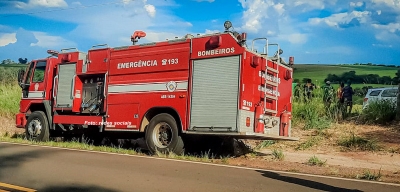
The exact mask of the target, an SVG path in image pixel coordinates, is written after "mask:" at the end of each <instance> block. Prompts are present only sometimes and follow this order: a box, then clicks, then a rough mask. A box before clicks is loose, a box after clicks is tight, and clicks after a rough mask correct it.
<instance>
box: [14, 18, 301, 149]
mask: <svg viewBox="0 0 400 192" xmlns="http://www.w3.org/2000/svg"><path fill="white" fill-rule="evenodd" d="M224 26H225V31H224V32H222V33H213V34H206V35H197V36H193V35H189V34H188V35H186V36H185V37H183V38H175V39H172V40H166V41H162V42H155V43H145V44H137V42H138V39H140V38H143V37H145V36H146V33H145V32H142V31H136V32H135V33H134V34H133V35H132V36H131V40H132V42H133V44H132V45H129V46H124V47H113V48H110V47H108V46H107V45H98V46H93V47H92V48H91V49H89V50H88V52H87V53H85V52H80V51H78V50H77V49H74V48H70V49H63V50H61V51H60V52H56V51H51V50H49V51H48V53H49V54H50V56H49V57H48V58H45V59H39V60H34V61H32V62H31V63H30V64H29V65H28V66H27V68H26V70H23V71H21V72H20V73H19V75H18V80H19V84H20V86H21V88H22V99H21V101H20V110H19V113H18V114H17V115H16V126H17V127H18V128H24V129H25V131H26V136H27V138H29V139H33V140H37V141H46V140H49V138H50V137H53V136H56V135H57V134H58V133H69V132H74V131H86V130H95V131H96V132H101V133H123V135H125V136H126V135H132V137H133V135H142V136H143V137H144V138H145V141H146V144H147V146H148V148H149V150H150V151H151V152H153V153H154V152H155V151H161V152H166V151H172V152H175V153H181V152H182V151H183V149H184V141H183V139H182V138H183V137H185V135H217V136H222V137H233V138H239V139H268V140H277V139H283V140H297V138H293V137H291V134H290V133H291V111H292V74H293V69H292V67H291V66H292V65H293V62H294V61H293V57H289V62H288V63H286V62H285V61H283V59H282V58H281V57H280V55H281V54H282V50H281V49H280V48H279V45H278V44H270V43H268V39H267V38H257V39H254V40H252V42H251V47H248V46H247V41H246V40H247V39H246V33H242V34H239V33H238V32H235V31H232V30H230V28H231V27H232V24H231V23H230V22H229V21H227V22H225V24H224ZM258 40H262V45H265V46H263V51H262V52H257V51H256V50H255V49H254V44H255V41H258ZM264 42H265V44H264ZM271 47H272V48H276V50H277V51H276V52H275V54H274V55H272V56H269V55H268V54H267V53H268V50H269V49H270V50H271V49H272V48H271Z"/></svg>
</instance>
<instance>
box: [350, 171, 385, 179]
mask: <svg viewBox="0 0 400 192" xmlns="http://www.w3.org/2000/svg"><path fill="white" fill-rule="evenodd" d="M381 177H382V174H381V170H380V169H379V172H378V173H375V171H374V172H373V173H371V171H370V170H366V171H364V173H363V174H362V175H357V176H356V178H359V179H365V180H372V181H379V179H380V178H381Z"/></svg>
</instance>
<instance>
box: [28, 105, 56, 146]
mask: <svg viewBox="0 0 400 192" xmlns="http://www.w3.org/2000/svg"><path fill="white" fill-rule="evenodd" d="M39 128H40V129H39ZM25 135H26V138H27V139H28V140H32V141H49V140H50V130H49V122H48V120H47V116H46V114H45V113H44V112H43V111H35V112H33V113H32V114H31V115H29V117H28V120H27V123H26V126H25Z"/></svg>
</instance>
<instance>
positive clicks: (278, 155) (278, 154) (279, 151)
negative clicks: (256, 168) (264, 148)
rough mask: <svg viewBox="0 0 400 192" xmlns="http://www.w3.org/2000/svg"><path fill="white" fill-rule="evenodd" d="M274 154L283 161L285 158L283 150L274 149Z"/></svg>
mask: <svg viewBox="0 0 400 192" xmlns="http://www.w3.org/2000/svg"><path fill="white" fill-rule="evenodd" d="M272 156H273V158H274V159H276V160H278V161H283V160H284V159H285V155H284V154H283V152H282V150H279V149H274V150H273V151H272Z"/></svg>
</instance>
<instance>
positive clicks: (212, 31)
mask: <svg viewBox="0 0 400 192" xmlns="http://www.w3.org/2000/svg"><path fill="white" fill-rule="evenodd" d="M220 32H221V31H220V30H210V29H206V31H205V34H210V33H220Z"/></svg>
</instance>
